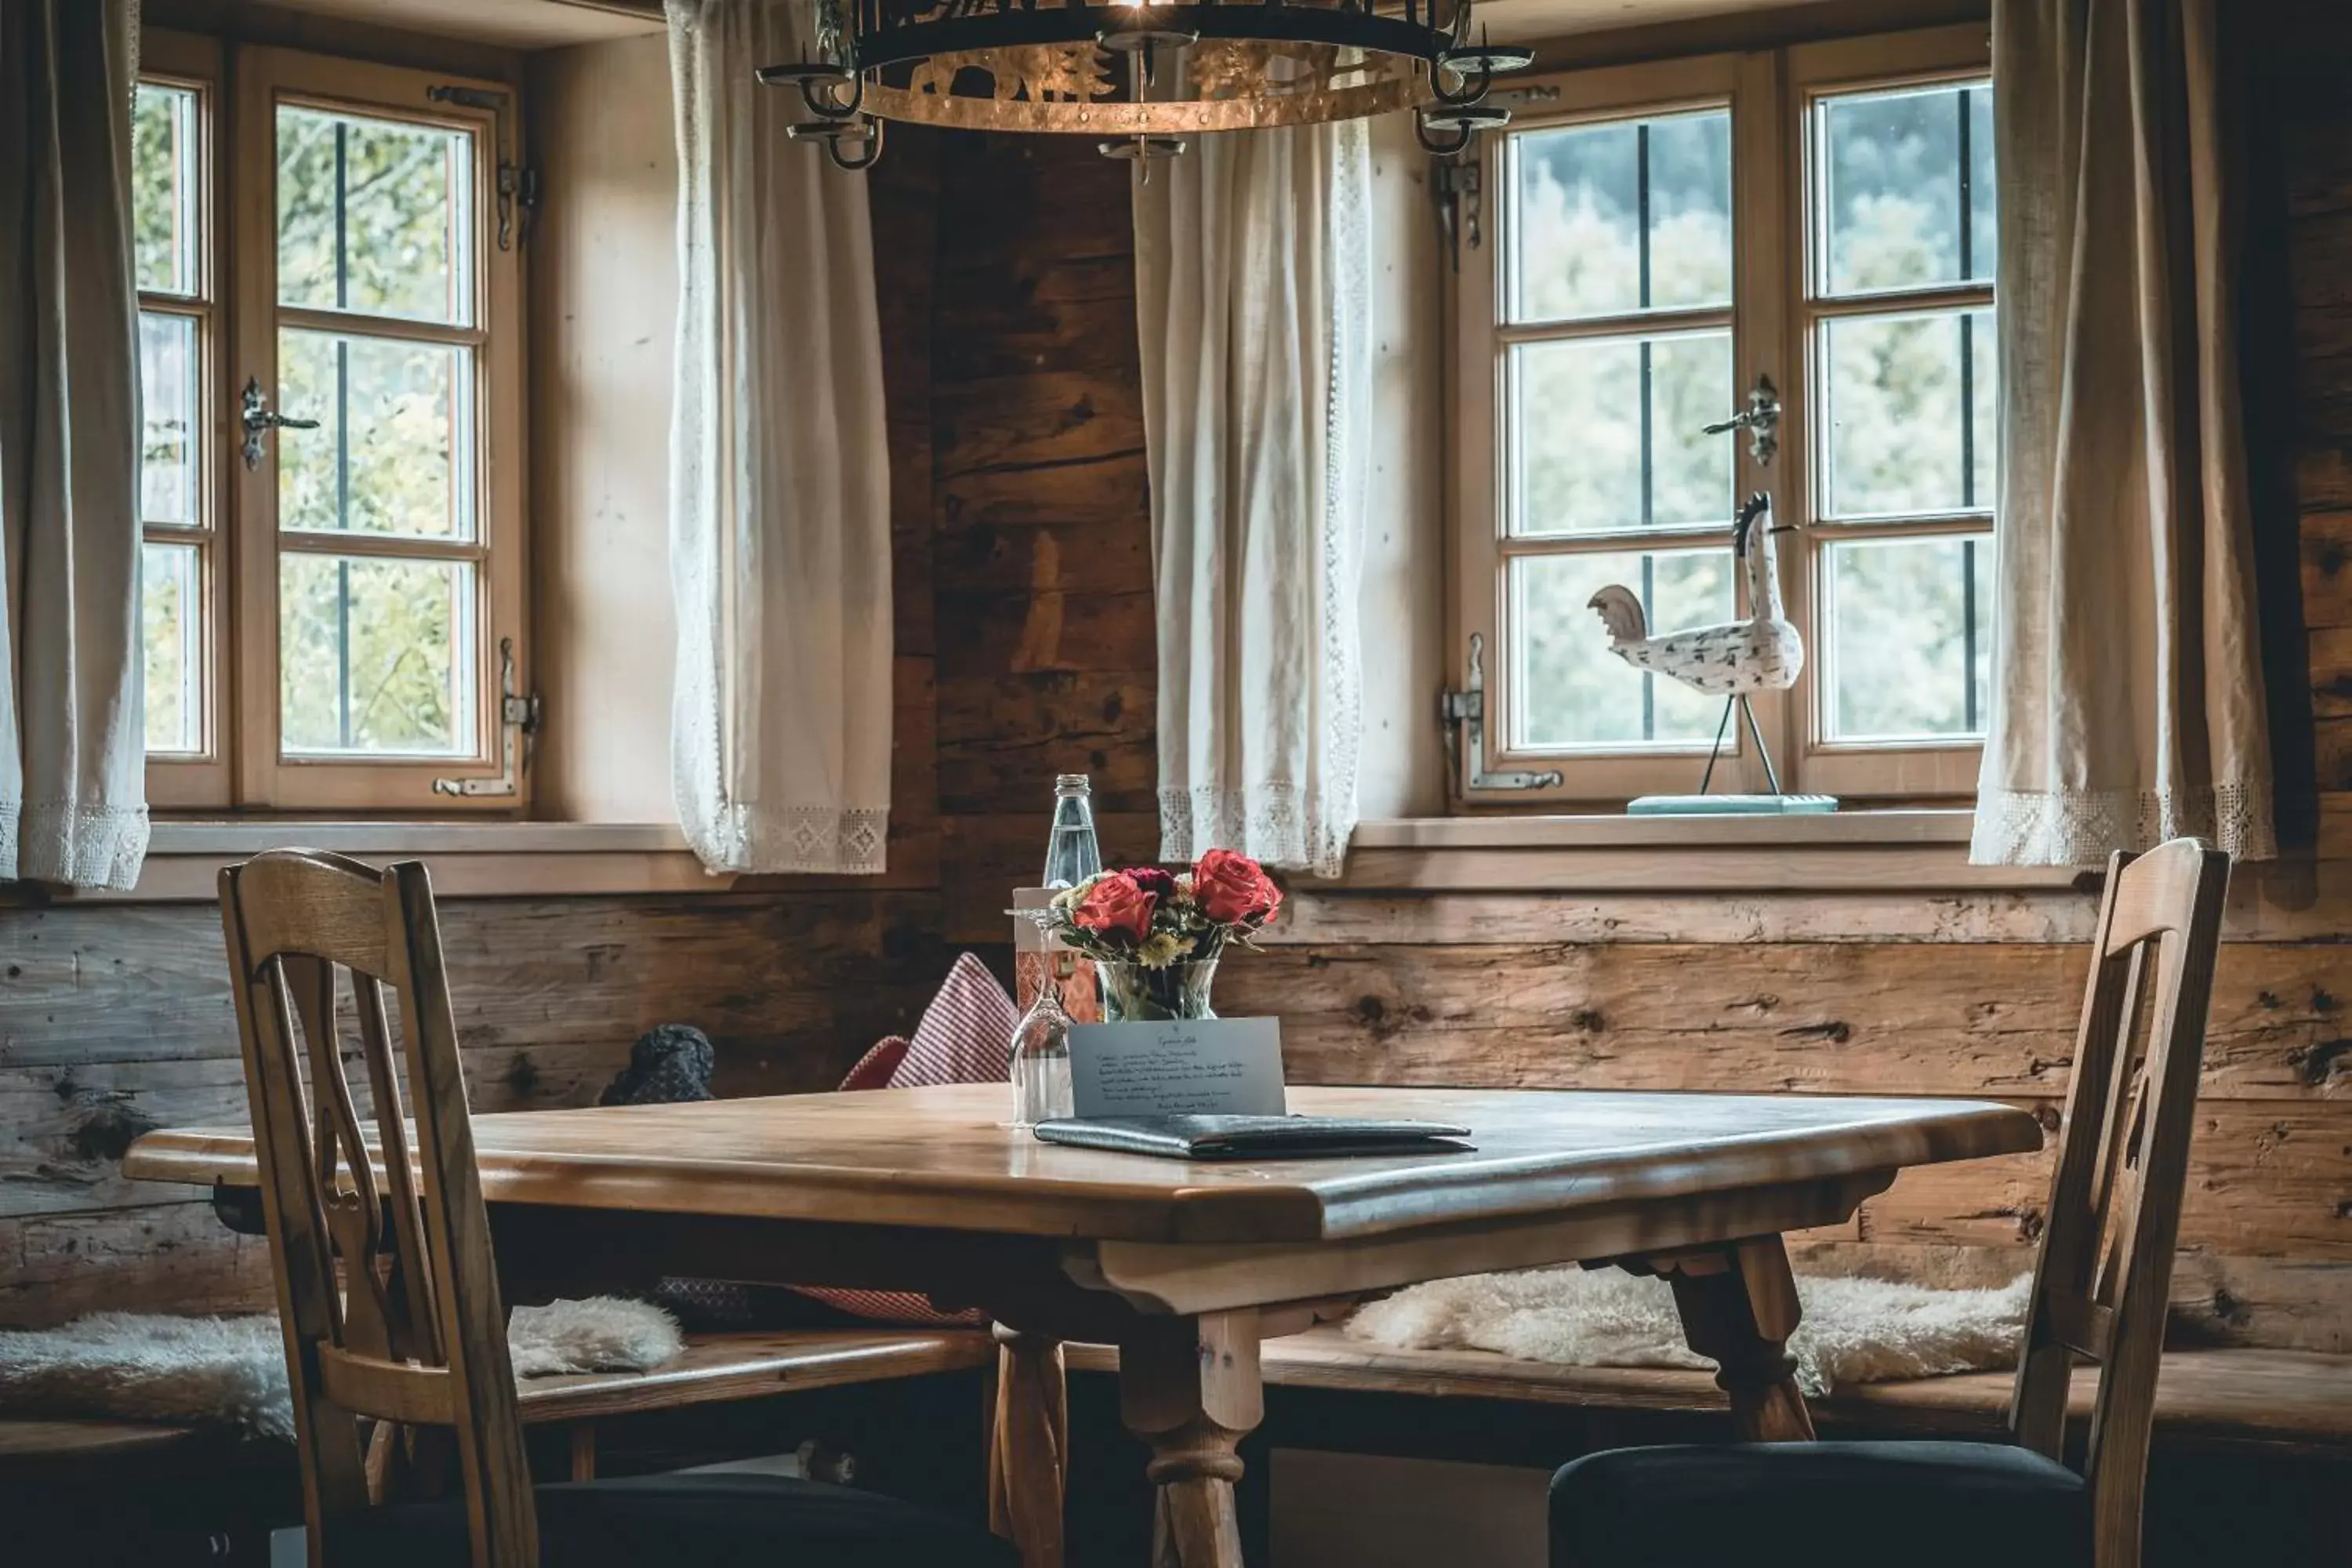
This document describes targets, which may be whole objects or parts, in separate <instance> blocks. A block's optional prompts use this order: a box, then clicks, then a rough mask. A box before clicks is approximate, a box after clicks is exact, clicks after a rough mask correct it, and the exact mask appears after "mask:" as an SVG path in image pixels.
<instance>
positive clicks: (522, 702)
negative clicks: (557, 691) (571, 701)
mask: <svg viewBox="0 0 2352 1568" xmlns="http://www.w3.org/2000/svg"><path fill="white" fill-rule="evenodd" d="M539 721H540V701H539V693H538V692H536V691H534V692H531V693H530V694H529V695H525V694H523V693H521V692H519V691H517V690H516V689H515V657H514V638H512V637H500V638H499V746H500V751H501V753H502V755H503V756H504V758H505V763H504V765H503V766H502V767H501V768H500V769H499V776H498V777H496V778H494V779H435V780H434V781H433V793H434V794H435V795H465V796H468V797H479V796H484V795H520V794H521V793H522V770H523V767H524V764H525V763H526V762H527V760H528V757H527V753H526V752H525V747H526V746H527V744H528V743H529V742H530V739H531V737H532V736H534V735H536V734H538V733H539Z"/></svg>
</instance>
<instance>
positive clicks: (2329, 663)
mask: <svg viewBox="0 0 2352 1568" xmlns="http://www.w3.org/2000/svg"><path fill="white" fill-rule="evenodd" d="M2311 711H2312V714H2313V716H2314V717H2315V718H2318V719H2352V626H2321V627H2318V628H2317V629H2315V630H2314V631H2313V632H2312V634H2311Z"/></svg>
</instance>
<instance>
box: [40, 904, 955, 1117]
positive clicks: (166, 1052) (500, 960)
mask: <svg viewBox="0 0 2352 1568" xmlns="http://www.w3.org/2000/svg"><path fill="white" fill-rule="evenodd" d="M937 909H938V906H937V901H936V898H935V896H934V895H931V894H929V893H859V894H841V893H794V894H783V895H765V896H744V895H729V896H725V897H701V898H695V897H676V896H663V897H656V898H646V899H581V900H499V901H487V902H478V901H473V900H465V901H451V902H448V903H446V904H445V905H444V906H443V909H442V926H443V930H444V931H445V933H446V944H447V948H448V956H449V968H450V976H451V984H452V986H453V988H454V990H455V992H456V994H457V1026H458V1031H459V1034H460V1036H461V1037H463V1038H464V1040H465V1042H466V1045H467V1048H468V1049H469V1050H481V1049H484V1048H487V1047H505V1048H511V1049H520V1050H536V1049H540V1048H542V1047H564V1046H577V1045H583V1044H589V1043H594V1042H604V1043H606V1044H608V1045H612V1046H614V1047H618V1048H619V1050H620V1051H621V1053H622V1054H625V1047H626V1045H627V1042H628V1041H629V1040H631V1039H633V1038H634V1037H635V1036H636V1035H637V1034H638V1033H639V1032H641V1031H642V1030H644V1029H646V1028H649V1027H651V1026H653V1025H655V1024H657V1023H664V1022H670V1021H681V1022H690V1023H694V1024H696V1025H698V1026H700V1027H702V1028H704V1029H705V1030H707V1031H708V1032H709V1034H710V1035H711V1037H712V1038H713V1040H714V1041H716V1042H717V1043H718V1044H719V1057H720V1066H721V1072H722V1076H726V1077H731V1078H732V1079H735V1080H737V1081H738V1082H740V1083H742V1084H745V1085H749V1084H752V1083H757V1084H760V1085H762V1086H765V1087H769V1088H771V1089H781V1088H785V1087H803V1088H814V1087H817V1086H819V1085H821V1084H823V1083H824V1082H827V1081H829V1078H828V1075H835V1076H837V1074H838V1073H839V1072H840V1071H842V1070H845V1068H847V1066H848V1064H849V1063H850V1062H851V1061H854V1060H855V1059H856V1056H857V1055H858V1053H859V1052H861V1051H863V1050H864V1049H865V1048H866V1046H868V1045H870V1044H872V1042H873V1039H874V1037H876V1036H877V1035H879V1034H883V1033H887V1032H888V1031H889V1030H890V1029H892V1028H894V1027H898V1026H903V1025H906V1024H909V1023H911V1022H912V1021H913V1016H914V1015H915V1013H916V1012H918V1011H919V1008H920V1006H921V1005H922V1003H923V1001H924V1000H926V999H927V998H928V997H929V991H930V984H936V983H937V975H938V974H939V973H941V972H943V971H944V968H945V961H944V960H943V959H942V958H940V952H939V949H938V946H937V943H936V939H935V938H934V937H933V936H932V935H931V933H932V931H934V930H935V929H936V921H937V920H938V913H937ZM0 976H5V985H0V1000H5V1006H0V1066H5V1067H9V1068H58V1067H65V1068H80V1067H82V1066H84V1065H85V1064H90V1063H99V1062H128V1061H148V1060H176V1059H185V1058H198V1057H220V1058H230V1057H234V1056H235V1055H236V1024H235V1021H234V1018H233V1017H232V1016H231V1013H230V1009H229V1000H228V988H227V976H226V972H225V970H224V968H223V964H222V959H221V953H220V929H219V924H218V917H217V916H216V915H215V913H214V912H213V911H212V910H210V909H208V908H205V907H204V906H201V905H196V906H149V905H130V906H123V905H116V906H110V907H92V906H68V907H59V908H53V909H47V910H13V911H8V912H6V913H5V914H0ZM927 979H928V980H929V984H925V981H926V980H927ZM900 982H903V983H904V992H903V994H902V993H901V992H900V990H899V989H898V983H900ZM617 1059H618V1058H615V1060H616V1061H617Z"/></svg>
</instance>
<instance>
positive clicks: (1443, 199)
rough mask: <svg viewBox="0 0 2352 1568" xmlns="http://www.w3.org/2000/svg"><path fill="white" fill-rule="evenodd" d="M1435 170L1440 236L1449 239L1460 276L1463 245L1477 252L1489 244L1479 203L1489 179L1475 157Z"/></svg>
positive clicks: (1450, 253) (1447, 243)
mask: <svg viewBox="0 0 2352 1568" xmlns="http://www.w3.org/2000/svg"><path fill="white" fill-rule="evenodd" d="M1434 168H1435V173H1434V174H1433V176H1432V179H1431V184H1432V189H1433V194H1434V195H1436V197H1437V227H1438V232H1439V233H1440V234H1442V235H1443V236H1444V238H1445V251H1446V256H1447V258H1449V260H1450V261H1451V262H1452V265H1453V268H1454V271H1456V272H1459V271H1461V270H1462V247H1463V245H1464V244H1465V242H1466V243H1467V244H1468V245H1469V247H1470V248H1471V249H1473V250H1475V249H1477V248H1478V247H1480V246H1482V245H1484V244H1485V243H1486V233H1485V227H1484V214H1483V209H1482V207H1481V205H1480V200H1479V198H1480V195H1481V190H1482V187H1483V185H1484V183H1485V178H1486V176H1485V175H1484V174H1482V173H1481V172H1480V166H1479V163H1478V155H1477V153H1470V154H1469V155H1468V156H1466V157H1464V158H1461V159H1458V160H1454V161H1451V162H1445V163H1438V164H1436V165H1434Z"/></svg>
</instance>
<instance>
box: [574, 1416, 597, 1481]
mask: <svg viewBox="0 0 2352 1568" xmlns="http://www.w3.org/2000/svg"><path fill="white" fill-rule="evenodd" d="M572 1479H573V1480H575V1481H593V1480H594V1479H596V1423H594V1422H593V1421H574V1422H573V1423H572Z"/></svg>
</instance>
